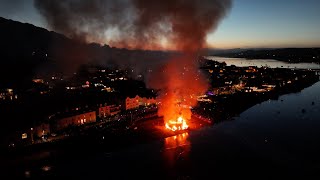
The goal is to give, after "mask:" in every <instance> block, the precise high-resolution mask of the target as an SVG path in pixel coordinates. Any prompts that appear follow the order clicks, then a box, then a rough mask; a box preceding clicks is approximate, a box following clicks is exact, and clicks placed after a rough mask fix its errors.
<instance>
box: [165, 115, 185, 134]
mask: <svg viewBox="0 0 320 180" xmlns="http://www.w3.org/2000/svg"><path fill="white" fill-rule="evenodd" d="M188 127H189V126H188V124H187V122H186V120H185V119H183V117H182V116H179V117H178V118H177V120H169V121H168V122H166V128H167V129H169V130H171V131H181V130H186V129H188Z"/></svg>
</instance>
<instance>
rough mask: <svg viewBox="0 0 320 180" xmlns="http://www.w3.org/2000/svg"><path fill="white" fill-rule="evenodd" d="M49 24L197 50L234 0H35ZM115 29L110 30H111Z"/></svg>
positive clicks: (80, 35) (90, 37)
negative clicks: (231, 0) (164, 42)
mask: <svg viewBox="0 0 320 180" xmlns="http://www.w3.org/2000/svg"><path fill="white" fill-rule="evenodd" d="M34 2H35V7H36V8H37V9H38V10H39V12H40V13H41V14H42V15H43V16H44V17H45V19H46V20H47V22H48V25H49V26H50V27H51V28H52V29H53V30H56V31H58V32H61V33H64V34H66V35H68V36H71V37H73V38H77V39H80V40H85V41H95V42H99V43H103V44H104V43H107V44H110V45H112V46H117V47H127V48H141V49H161V48H162V46H163V43H161V42H163V41H166V42H167V45H166V47H167V48H171V49H176V50H187V51H190V50H192V51H194V50H197V49H199V48H201V47H203V46H204V45H205V44H204V43H205V38H206V35H207V33H208V32H210V31H211V30H213V29H214V28H215V27H216V26H217V24H218V22H219V21H220V19H221V17H223V16H224V15H225V14H226V12H227V11H228V9H229V8H230V5H231V2H230V0H91V1H87V0H65V1H53V0H34ZM111 32H112V33H111Z"/></svg>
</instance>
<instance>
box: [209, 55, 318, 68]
mask: <svg viewBox="0 0 320 180" xmlns="http://www.w3.org/2000/svg"><path fill="white" fill-rule="evenodd" d="M207 58H208V59H211V60H216V61H218V62H225V63H226V64H227V65H228V66H230V65H235V66H239V67H243V66H257V67H261V66H269V67H271V68H298V69H320V64H316V63H286V62H282V61H277V60H274V59H250V60H249V59H244V58H226V57H216V56H208V57H207Z"/></svg>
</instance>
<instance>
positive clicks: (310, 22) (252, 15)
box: [0, 0, 320, 48]
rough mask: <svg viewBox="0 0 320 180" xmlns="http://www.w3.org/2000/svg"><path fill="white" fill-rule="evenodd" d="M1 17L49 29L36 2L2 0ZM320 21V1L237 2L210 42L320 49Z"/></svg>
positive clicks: (215, 45) (238, 0)
mask: <svg viewBox="0 0 320 180" xmlns="http://www.w3.org/2000/svg"><path fill="white" fill-rule="evenodd" d="M0 16H1V17H4V18H9V19H13V20H17V21H21V22H28V23H31V24H34V25H36V26H40V27H45V28H47V29H50V28H49V27H48V26H47V24H46V22H45V20H44V19H43V18H42V17H41V15H40V14H39V13H38V11H37V10H36V9H35V8H34V6H33V1H24V0H0ZM319 17H320V1H318V0H304V1H302V0H234V1H233V7H232V9H231V12H230V13H229V14H228V15H227V17H226V18H225V19H223V21H222V23H221V25H220V26H219V27H218V29H217V31H215V32H212V33H211V34H209V36H208V37H207V42H208V44H209V45H210V46H213V47H217V48H237V47H241V48H244V47H316V46H317V47H319V46H320V36H319V34H320V21H319ZM106 43H107V42H106Z"/></svg>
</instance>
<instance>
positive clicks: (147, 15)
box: [35, 0, 231, 120]
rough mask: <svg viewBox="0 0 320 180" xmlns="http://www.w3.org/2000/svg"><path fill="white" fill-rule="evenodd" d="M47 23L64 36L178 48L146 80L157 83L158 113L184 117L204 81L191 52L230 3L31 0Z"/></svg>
mask: <svg viewBox="0 0 320 180" xmlns="http://www.w3.org/2000/svg"><path fill="white" fill-rule="evenodd" d="M35 6H36V7H37V9H38V10H39V12H40V13H41V14H42V15H43V16H44V17H45V19H46V20H47V22H48V25H49V26H50V27H51V28H52V29H54V30H56V31H59V32H61V33H64V34H66V35H68V36H71V37H74V38H77V39H80V40H84V41H95V42H100V43H108V44H110V45H111V46H116V47H126V48H131V49H132V48H138V49H173V50H179V51H181V52H183V55H182V56H179V57H175V58H173V59H171V60H170V61H168V63H167V64H165V65H163V66H161V67H159V69H158V71H157V72H155V73H154V74H153V76H152V77H151V78H150V79H149V85H150V86H151V87H154V88H158V89H161V94H160V95H159V101H160V102H161V104H160V109H159V115H163V116H164V118H165V120H169V119H176V118H177V117H178V116H179V114H182V116H183V117H184V118H186V119H190V117H191V111H190V109H189V108H187V107H190V106H194V105H195V104H196V102H197V101H196V96H197V95H200V94H202V93H204V92H205V91H206V89H207V83H206V81H205V79H204V78H203V77H202V75H201V74H200V73H199V71H198V64H197V61H196V60H197V55H198V54H197V53H198V52H199V50H200V49H202V48H203V47H204V46H205V43H206V36H207V34H208V33H209V32H211V31H213V30H214V29H215V28H216V27H217V25H218V23H219V21H220V20H221V18H223V17H224V16H225V14H226V13H227V12H228V10H229V9H230V6H231V0H91V1H87V0H65V1H52V0H35Z"/></svg>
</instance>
